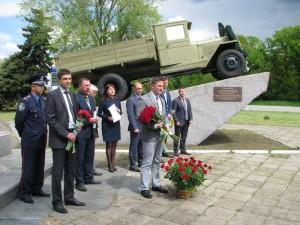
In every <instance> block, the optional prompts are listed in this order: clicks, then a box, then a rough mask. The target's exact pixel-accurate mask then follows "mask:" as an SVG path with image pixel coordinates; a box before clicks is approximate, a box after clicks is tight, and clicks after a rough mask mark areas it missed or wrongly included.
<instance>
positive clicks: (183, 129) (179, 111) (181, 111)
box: [172, 88, 193, 156]
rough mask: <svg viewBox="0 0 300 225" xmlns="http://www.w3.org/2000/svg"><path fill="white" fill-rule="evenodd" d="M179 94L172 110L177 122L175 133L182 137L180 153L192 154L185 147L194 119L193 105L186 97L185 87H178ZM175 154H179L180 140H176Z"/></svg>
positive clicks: (173, 102)
mask: <svg viewBox="0 0 300 225" xmlns="http://www.w3.org/2000/svg"><path fill="white" fill-rule="evenodd" d="M178 93H179V96H178V97H177V98H175V99H174V100H173V101H172V112H173V118H174V122H175V135H176V136H177V137H180V153H181V154H185V155H190V154H191V153H188V152H187V151H186V148H185V142H186V137H187V133H188V129H189V126H190V124H191V123H192V121H193V114H192V107H191V103H190V101H189V99H187V98H186V97H185V90H184V88H179V89H178ZM173 149H174V155H175V156H179V153H178V141H176V140H174V147H173Z"/></svg>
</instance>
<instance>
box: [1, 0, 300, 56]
mask: <svg viewBox="0 0 300 225" xmlns="http://www.w3.org/2000/svg"><path fill="white" fill-rule="evenodd" d="M18 2H20V0H0V58H4V57H7V56H8V55H9V54H12V53H13V52H15V51H17V50H18V48H17V44H21V43H22V41H23V38H22V31H21V27H23V26H24V23H23V22H22V21H21V19H19V18H17V17H16V15H17V13H18V10H19V9H18V6H17V3H18ZM158 8H159V12H160V14H161V15H162V17H163V19H162V20H163V22H167V21H171V20H178V19H187V20H189V21H191V22H192V23H193V25H192V29H191V33H190V36H191V39H192V41H198V40H203V39H208V38H210V37H214V36H216V35H218V28H217V23H218V22H222V23H223V24H225V25H226V24H230V25H232V27H233V29H234V31H235V32H236V33H239V34H243V35H253V36H257V37H259V38H260V39H265V38H266V37H271V36H272V35H273V34H274V32H275V31H276V30H279V29H281V28H283V27H285V26H293V25H300V0H251V1H248V0H163V1H162V3H161V4H160V5H159V7H158Z"/></svg>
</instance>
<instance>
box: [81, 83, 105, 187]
mask: <svg viewBox="0 0 300 225" xmlns="http://www.w3.org/2000/svg"><path fill="white" fill-rule="evenodd" d="M78 84H79V93H78V94H77V95H76V103H77V106H78V110H80V109H84V110H87V111H88V112H89V113H90V114H91V116H94V112H95V111H96V106H95V102H94V99H93V97H91V96H89V89H90V81H89V80H88V79H87V78H81V79H80V80H79V83H78ZM96 123H97V118H94V117H92V118H91V119H90V121H89V123H87V124H85V125H84V126H83V127H82V128H81V130H80V132H79V133H78V135H77V137H76V145H75V147H76V176H75V177H76V189H77V190H79V191H87V189H86V187H85V186H84V184H101V181H97V180H94V174H93V170H94V154H95V151H94V150H95V137H94V132H93V125H94V124H96Z"/></svg>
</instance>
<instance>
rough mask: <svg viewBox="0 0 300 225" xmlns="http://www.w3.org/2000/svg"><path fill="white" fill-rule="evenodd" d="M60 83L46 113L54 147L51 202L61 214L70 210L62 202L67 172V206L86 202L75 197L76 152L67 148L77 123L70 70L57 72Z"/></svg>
mask: <svg viewBox="0 0 300 225" xmlns="http://www.w3.org/2000/svg"><path fill="white" fill-rule="evenodd" d="M58 82H59V86H58V88H57V89H56V90H54V91H51V92H50V93H49V94H48V95H47V100H46V112H47V119H48V125H49V146H50V147H51V148H52V154H53V167H52V197H53V199H52V205H53V209H54V210H55V211H57V212H59V213H68V211H67V210H66V209H65V208H64V206H63V203H62V190H61V181H62V175H63V173H64V200H65V204H66V205H75V206H83V205H85V203H83V202H80V201H78V200H77V199H76V198H75V197H74V174H75V154H74V153H73V152H72V150H71V151H66V146H67V143H68V140H71V141H73V142H75V140H76V135H75V134H74V133H73V131H74V129H75V123H76V109H77V106H76V100H75V95H74V93H71V92H69V87H70V85H71V83H72V75H71V72H70V71H69V70H67V69H61V70H60V71H59V72H58Z"/></svg>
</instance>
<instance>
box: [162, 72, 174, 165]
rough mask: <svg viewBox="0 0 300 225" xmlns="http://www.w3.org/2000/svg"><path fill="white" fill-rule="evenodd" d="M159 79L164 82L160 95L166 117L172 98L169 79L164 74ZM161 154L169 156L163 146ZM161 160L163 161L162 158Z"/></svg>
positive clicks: (168, 113) (170, 107)
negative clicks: (164, 106) (163, 102)
mask: <svg viewBox="0 0 300 225" xmlns="http://www.w3.org/2000/svg"><path fill="white" fill-rule="evenodd" d="M161 80H162V81H163V84H164V90H163V92H162V94H161V95H160V96H161V97H162V98H163V99H164V101H165V105H166V115H167V116H168V117H170V116H171V110H172V99H171V95H170V92H169V90H168V84H169V80H168V77H166V76H162V77H161ZM162 156H163V157H169V154H168V153H167V152H166V150H165V149H164V148H163V149H162ZM161 162H163V160H162V161H161Z"/></svg>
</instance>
